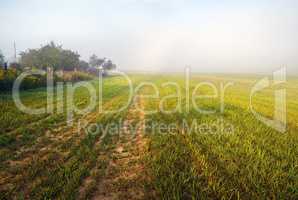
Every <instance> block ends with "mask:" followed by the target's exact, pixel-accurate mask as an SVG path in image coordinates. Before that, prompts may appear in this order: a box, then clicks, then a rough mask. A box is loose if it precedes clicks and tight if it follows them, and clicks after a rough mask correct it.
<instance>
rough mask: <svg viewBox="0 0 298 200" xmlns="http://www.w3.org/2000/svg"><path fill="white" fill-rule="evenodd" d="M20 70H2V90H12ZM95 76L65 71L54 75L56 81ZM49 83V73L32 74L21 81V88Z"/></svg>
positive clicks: (0, 88) (0, 84) (84, 79)
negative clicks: (60, 74) (59, 74)
mask: <svg viewBox="0 0 298 200" xmlns="http://www.w3.org/2000/svg"><path fill="white" fill-rule="evenodd" d="M20 73H21V72H20V71H17V70H16V69H9V70H0V91H1V92H2V91H11V90H12V87H13V83H14V81H15V80H16V79H17V77H18V76H19V75H20ZM93 78H94V76H92V75H90V74H88V73H85V72H78V71H76V72H65V73H63V75H62V76H58V75H57V74H55V75H54V77H53V79H54V83H57V82H64V83H66V82H78V81H86V80H92V79H93ZM46 84H47V75H30V76H27V77H26V78H24V80H23V82H22V83H21V86H20V87H21V89H23V90H27V89H34V88H38V87H45V86H46Z"/></svg>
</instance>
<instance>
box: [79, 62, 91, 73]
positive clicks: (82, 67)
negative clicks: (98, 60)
mask: <svg viewBox="0 0 298 200" xmlns="http://www.w3.org/2000/svg"><path fill="white" fill-rule="evenodd" d="M88 68H89V63H87V62H86V61H84V60H80V62H79V70H82V71H87V70H88Z"/></svg>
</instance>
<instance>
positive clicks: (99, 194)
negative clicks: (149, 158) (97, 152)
mask: <svg viewBox="0 0 298 200" xmlns="http://www.w3.org/2000/svg"><path fill="white" fill-rule="evenodd" d="M144 118H145V115H144V112H143V99H142V97H141V96H138V97H136V99H135V102H134V103H133V105H132V106H131V108H130V110H129V112H128V116H127V118H126V120H125V121H124V123H123V128H122V132H121V134H120V136H119V138H118V141H117V142H116V145H115V147H114V148H112V149H111V150H110V152H109V153H110V154H111V155H110V156H111V159H110V161H109V163H108V166H107V171H106V174H105V176H104V177H103V178H102V179H101V181H100V182H99V183H98V185H97V187H96V192H95V193H94V196H93V198H92V199H93V200H114V199H145V191H144V181H145V179H146V177H145V174H144V164H143V163H142V159H141V158H142V156H143V155H144V153H145V149H146V139H145V138H144V134H143V133H144Z"/></svg>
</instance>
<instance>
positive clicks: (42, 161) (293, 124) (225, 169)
mask: <svg viewBox="0 0 298 200" xmlns="http://www.w3.org/2000/svg"><path fill="white" fill-rule="evenodd" d="M129 77H130V78H131V80H132V84H133V87H134V88H138V86H140V84H141V83H144V82H147V84H146V85H143V87H139V90H135V92H134V94H133V97H134V98H133V99H134V101H131V102H130V104H129V106H128V107H125V109H123V110H121V111H119V112H116V113H108V114H103V113H100V112H98V106H96V107H95V108H94V110H93V111H92V112H90V113H88V114H86V115H84V116H82V115H79V114H75V116H74V120H73V124H72V125H71V126H69V125H68V124H67V123H66V115H67V112H66V111H65V110H64V111H63V112H62V113H56V112H55V113H54V114H42V115H28V114H24V113H22V112H21V111H19V110H18V108H17V107H16V106H15V105H14V102H13V100H12V97H11V95H10V94H1V95H0V110H1V117H0V133H1V134H0V168H1V170H0V197H1V199H298V159H297V155H298V135H297V134H298V129H297V128H298V127H297V126H298V120H297V119H298V102H297V98H298V93H297V91H298V78H294V77H292V78H291V77H290V78H288V81H287V83H285V84H284V85H283V87H284V88H286V89H287V96H286V97H287V99H286V100H287V130H286V132H285V133H280V132H278V131H276V130H275V129H273V128H271V127H268V126H267V125H265V124H264V123H262V122H261V121H259V120H258V119H256V117H255V116H254V115H253V113H252V112H251V111H250V109H249V106H250V91H251V88H252V87H253V85H254V84H255V83H256V82H257V81H258V80H259V79H261V78H262V77H261V76H253V75H251V76H243V75H213V76H212V75H192V76H191V79H190V81H189V85H188V83H187V82H186V81H185V80H184V77H183V75H178V74H177V75H153V74H151V75H130V76H129ZM169 82H172V83H175V84H166V83H169ZM203 82H204V83H206V82H208V84H209V85H210V84H212V85H213V86H214V87H215V88H211V87H208V85H205V86H204V85H203V86H201V87H200V88H199V89H196V86H198V84H200V83H203ZM91 83H92V84H93V85H94V86H95V88H96V91H97V92H98V89H99V86H98V81H97V80H94V81H91ZM149 83H150V84H153V85H154V86H156V88H154V87H153V85H150V84H149ZM228 83H233V85H231V86H229V87H227V88H226V90H225V91H223V90H221V84H226V85H227V84H228ZM188 88H189V91H188ZM155 89H157V90H158V91H159V95H156V90H155ZM214 89H216V91H217V92H218V95H216V96H213V97H212V95H214ZM275 89H276V87H274V86H272V87H269V88H267V89H265V90H263V91H262V92H260V93H258V94H256V95H255V96H254V98H253V107H254V109H255V110H256V111H257V112H259V113H261V114H262V115H264V116H267V117H272V116H273V113H274V110H273V108H274V91H275ZM223 92H224V93H223ZM221 94H222V95H221ZM149 95H151V96H149ZM194 95H209V97H211V98H206V96H205V98H201V99H200V98H197V99H195V100H194V102H192V98H189V96H190V97H191V96H194ZM64 96H65V95H64ZM128 96H129V92H128V86H127V82H126V81H125V80H124V79H123V78H120V77H109V78H105V79H104V84H103V98H102V101H101V102H99V103H102V106H103V110H108V109H109V110H110V109H117V108H120V107H122V106H123V105H125V104H126V102H127V100H128V99H129V98H128ZM89 97H90V95H89V94H88V92H87V91H86V89H84V88H78V89H77V90H76V93H75V98H74V102H75V105H77V106H79V107H82V108H83V107H84V106H86V105H87V104H88V102H89ZM21 98H22V101H23V102H24V104H25V105H27V106H30V107H34V108H40V107H43V106H45V105H46V98H47V97H46V90H45V89H36V90H30V91H25V92H22V93H21ZM189 102H190V103H189ZM194 103H196V104H194ZM66 104H67V102H65V100H64V99H61V100H59V99H58V100H57V99H56V100H55V101H54V105H55V107H58V108H59V107H63V105H64V106H65V105H66ZM223 105H224V106H223ZM198 106H199V107H200V108H201V110H204V111H210V112H209V113H204V112H198V109H197V107H198ZM149 111H154V112H149ZM170 111H172V112H170ZM81 120H84V121H85V122H88V124H97V125H98V124H99V125H100V127H106V128H107V129H106V130H109V132H108V134H106V132H105V129H99V130H98V131H97V133H98V134H94V130H93V129H94V128H96V127H93V129H92V127H91V126H90V127H91V128H90V129H84V128H82V129H78V127H79V125H80V122H81ZM193 123H196V124H197V125H199V127H197V128H196V127H195V128H192V129H191V127H192V124H193ZM111 124H113V125H117V124H118V125H119V127H116V128H115V127H114V128H113V127H112V126H111ZM154 124H155V125H154ZM168 127H171V128H170V129H169V128H168ZM219 127H221V128H219ZM117 128H118V129H117ZM86 130H87V131H86ZM111 130H116V131H111ZM117 130H118V131H117ZM119 130H120V131H119ZM132 133H134V134H132ZM102 136H105V137H102ZM130 136H132V137H130Z"/></svg>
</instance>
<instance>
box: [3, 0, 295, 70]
mask: <svg viewBox="0 0 298 200" xmlns="http://www.w3.org/2000/svg"><path fill="white" fill-rule="evenodd" d="M297 9H298V2H297V1H293V0H285V1H267V0H266V1H262V2H258V1H250V2H238V1H228V0H225V1H220V2H217V1H208V2H207V1H180V0H176V1H168V0H166V1H159V0H141V1H136V0H119V1H116V0H112V1H109V2H104V1H93V0H91V1H69V0H66V1H58V0H54V1H43V2H40V1H37V0H28V1H18V0H13V1H4V2H2V6H1V8H0V17H1V37H0V50H1V51H2V53H3V54H4V56H5V57H6V59H11V58H12V57H13V55H14V49H13V43H14V41H15V42H16V47H17V54H19V53H20V52H22V51H26V50H27V49H33V48H39V47H40V45H45V44H47V43H49V42H50V41H54V42H56V43H58V44H61V45H63V48H66V49H71V50H73V51H77V52H78V53H79V54H80V55H81V59H83V60H86V61H88V59H89V57H90V56H91V55H92V54H97V55H98V56H99V57H107V58H110V59H112V60H113V62H115V63H116V64H117V66H118V69H119V70H122V71H150V72H151V71H152V72H183V70H184V68H185V66H190V67H191V69H192V71H193V72H203V73H256V74H259V73H271V72H272V71H274V70H276V69H279V68H281V67H286V68H287V70H288V72H289V73H290V74H292V73H293V74H297V73H298V67H297V66H298V57H297V56H296V52H298V46H297V44H298V35H297V32H298V31H297V30H298V28H297V27H298V26H297V25H298V13H297Z"/></svg>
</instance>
